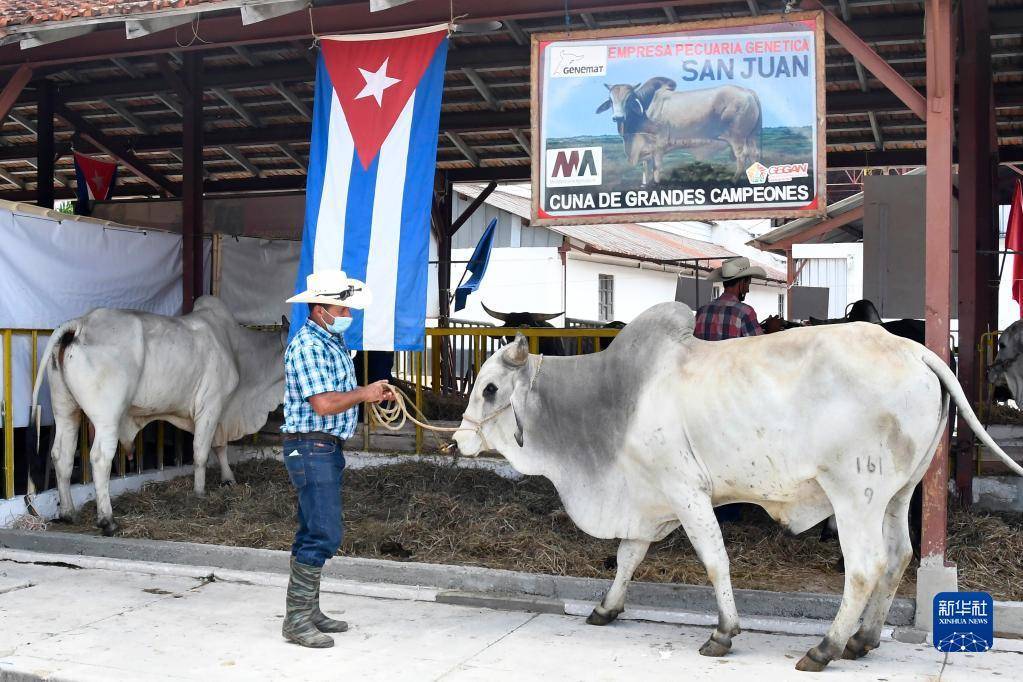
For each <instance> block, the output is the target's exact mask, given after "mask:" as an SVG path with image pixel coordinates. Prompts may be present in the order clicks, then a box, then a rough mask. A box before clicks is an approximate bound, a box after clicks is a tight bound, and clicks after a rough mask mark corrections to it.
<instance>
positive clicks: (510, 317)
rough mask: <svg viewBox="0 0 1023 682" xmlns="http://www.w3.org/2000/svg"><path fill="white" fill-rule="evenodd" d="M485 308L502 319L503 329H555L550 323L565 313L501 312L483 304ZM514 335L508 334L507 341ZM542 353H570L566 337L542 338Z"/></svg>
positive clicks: (488, 313)
mask: <svg viewBox="0 0 1023 682" xmlns="http://www.w3.org/2000/svg"><path fill="white" fill-rule="evenodd" d="M483 310H485V311H486V313H487V315H490V316H491V317H492V318H494V319H495V320H500V321H501V322H503V323H504V324H502V325H501V328H502V329H535V328H538V327H539V328H550V329H555V327H554V325H553V324H551V323H550V321H551V320H553V319H554V318H556V317H561V316H562V315H564V313H546V314H545V313H499V312H497V311H496V310H491V309H490V308H488V307H487V306H483ZM512 338H513V337H511V336H508V337H507V338H506V340H507V341H511V340H512ZM539 348H540V354H541V355H558V356H561V355H570V353H569V352H568V348H567V346H566V344H565V341H564V339H560V338H555V337H551V336H547V337H541V338H540V346H539Z"/></svg>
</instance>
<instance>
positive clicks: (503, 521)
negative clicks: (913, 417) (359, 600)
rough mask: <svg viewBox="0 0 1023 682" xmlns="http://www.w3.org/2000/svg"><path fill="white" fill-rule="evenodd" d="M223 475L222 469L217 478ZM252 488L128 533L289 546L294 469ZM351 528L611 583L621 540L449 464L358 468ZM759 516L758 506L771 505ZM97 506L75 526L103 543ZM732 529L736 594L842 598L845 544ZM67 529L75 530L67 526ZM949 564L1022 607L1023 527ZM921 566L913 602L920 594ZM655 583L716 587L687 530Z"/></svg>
mask: <svg viewBox="0 0 1023 682" xmlns="http://www.w3.org/2000/svg"><path fill="white" fill-rule="evenodd" d="M212 475H213V477H214V481H215V480H216V479H215V474H212ZM235 476H236V478H237V480H238V483H239V485H237V486H235V487H233V488H220V487H217V486H216V485H215V483H213V485H211V486H210V488H209V492H208V494H207V496H206V497H205V498H204V499H197V498H195V497H193V496H192V494H191V487H192V481H191V478H190V477H187V478H180V479H177V480H174V481H171V482H168V483H160V484H151V485H149V486H147V487H146V488H145V489H144V490H143V491H141V492H139V493H133V494H126V495H124V496H122V497H121V498H119V499H118V500H116V501H115V505H114V512H115V514H117V516H118V520H119V521H120V523H121V525H122V534H123V535H124V536H126V537H142V538H153V539H159V540H179V541H191V542H203V543H213V544H223V545H240V546H248V547H262V548H268V549H288V548H290V546H291V541H292V538H293V533H294V523H293V514H294V493H293V491H292V489H291V485H290V484H289V482H288V478H287V474H286V473H285V471H284V467H283V465H282V464H280V463H279V462H276V461H266V460H264V461H250V462H246V463H243V464H239V465H238V466H237V467H235ZM344 491H345V522H346V533H345V540H344V546H343V548H342V553H343V554H346V555H350V556H360V557H375V558H389V559H394V558H409V559H412V560H414V561H423V562H432V563H449V564H471V565H476V566H487V567H492V568H506V569H512V570H519V571H530V572H535V573H549V574H557V575H574V576H584V577H599V578H611V577H613V576H614V567H615V561H614V557H615V553H616V548H617V543H616V542H614V541H609V540H596V539H594V538H591V537H589V536H587V535H585V534H584V533H582V532H581V531H579V530H578V529H577V528H576V527H575V525H574V524H573V523H572V521H571V520H570V519H569V518H568V516H567V515H566V514H565V512H564V510H563V509H562V507H561V503H560V501H559V500H558V496H557V493H556V491H555V490H554V487H553V486H552V485H551V484H550V483H549V482H548V481H547V480H546V479H542V478H526V479H524V480H522V481H519V482H514V481H508V480H506V479H503V478H501V477H500V476H497V475H496V474H493V473H490V472H487V471H480V470H470V469H458V468H455V467H450V466H434V465H429V464H402V465H394V466H387V467H381V468H376V469H360V470H348V471H347V472H345V485H344ZM758 511H759V510H758ZM94 515H95V507H94V505H92V504H90V505H89V506H88V507H87V508H85V509H83V510H82V515H81V519H82V522H81V523H80V524H79V525H77V526H73V527H70V530H74V531H77V532H84V533H90V534H95V533H98V531H97V530H96V529H95V528H94V527H93V526H92V525H91V524H92V522H93V520H94ZM751 516H754V517H756V518H748V519H747V520H745V521H744V522H742V523H731V524H725V525H724V529H723V530H724V536H725V545H726V547H727V549H728V553H729V556H730V558H731V562H732V563H731V570H732V584H733V586H734V587H736V588H751V589H770V590H795V591H811V592H838V593H840V592H841V591H842V575H841V573H839V572H838V571H837V570H836V566H837V564H838V560H839V558H840V553H839V548H838V543H837V542H834V541H832V542H826V543H821V542H819V541H818V534H817V533H815V532H813V531H809V532H807V533H804V534H803V535H801V536H799V537H790V536H789V535H788V534H786V532H785V531H783V530H782V529H781V528H780V527H779V526H777V525H776V524H774V523H773V522H771V521H770V520H768V519H767V517H766V515H765V514H762V513H759V514H753V515H751ZM53 529H54V530H68V529H69V527H68V526H67V525H63V524H60V525H55V526H53ZM950 530H951V532H952V537H951V538H950V550H949V555H950V558H951V559H952V560H954V561H956V562H958V564H959V575H960V580H961V581H962V584H963V588H964V589H967V588H970V587H977V588H983V589H985V590H988V591H990V592H992V593H993V594H994V595H995V598H996V599H1023V565H1021V557H1023V531H1021V529H1020V520H1019V519H1018V518H1017V519H1015V520H1009V519H1007V518H1002V517H996V516H987V515H981V514H964V513H959V514H956V515H953V517H952V519H951V520H950ZM912 573H913V572H912V571H910V572H907V576H906V579H905V580H903V583H902V586H901V589H900V594H904V595H912V594H913V593H914V590H915V587H914V585H913V583H912ZM635 577H636V579H637V580H643V581H650V582H677V583H689V584H698V585H702V584H707V579H706V575H705V574H704V571H703V567H702V566H701V565H700V562H699V560H698V559H697V557H696V555H695V553H694V551H693V549H692V546H691V545H690V544H689V541H688V540H687V539H686V537H685V535H684V534H683V533H682V532H681V531H676V532H675V533H673V534H672V535H670V536H669V537H668V538H666V539H665V540H664V541H662V542H660V543H657V544H656V545H654V546H653V547H651V550H650V553H649V555H648V557H647V559H646V561H644V562H643V563H642V564H641V565H640V567H639V570H638V571H637V572H636V576H635Z"/></svg>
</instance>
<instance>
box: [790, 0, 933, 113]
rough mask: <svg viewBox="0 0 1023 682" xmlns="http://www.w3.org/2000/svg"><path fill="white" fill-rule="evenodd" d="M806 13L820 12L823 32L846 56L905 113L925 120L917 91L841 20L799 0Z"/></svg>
mask: <svg viewBox="0 0 1023 682" xmlns="http://www.w3.org/2000/svg"><path fill="white" fill-rule="evenodd" d="M803 7H804V8H806V9H819V10H821V11H823V12H824V30H826V31H827V32H828V35H830V36H831V37H832V38H834V39H835V40H837V41H838V43H839V44H840V45H841V46H842V47H844V48H845V49H846V50H847V51H848V52H849V54H851V55H852V56H853V57H855V58H856V59H857V60H859V62H860V64H862V65H863V66H864V68H866V69H867V70H868V71H870V72H871V73H872V74H874V76H875V77H876V78H877V79H878V80H879V81H881V82H882V83H884V85H885V87H887V88H888V89H889V90H891V91H892V93H894V94H895V96H896V97H898V98H899V99H901V100H902V101H903V102H904V103H905V104H906V106H907V107H909V110H910V111H912V112H913V113H914V114H916V115H917V116H919V117H920V118H922V119H924V120H926V119H927V102H926V100H925V98H924V96H923V95H921V94H920V93H919V92H917V89H916V88H914V87H913V86H912V85H910V84H909V83H908V82H906V79H905V78H903V77H902V76H901V75H900V74H899V72H898V71H896V70H895V69H893V68H892V66H891V64H889V63H888V62H886V61H885V60H884V59H883V58H882V57H881V56H880V55H879V54H878V53H877V52H875V51H874V48H872V47H870V45H867V43H865V42H864V41H863V39H862V38H860V37H859V36H858V35H856V33H855V32H854V31H853V30H852V29H851V28H849V27H848V26H847V25H846V24H845V23H844V22H843V21H842V20H841V19H839V18H838V17H836V16H835V15H834V14H832V13H831V11H830V10H829V9H827V8H826V7H824V5H822V4H821V3H820V0H803Z"/></svg>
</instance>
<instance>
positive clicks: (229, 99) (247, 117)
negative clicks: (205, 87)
mask: <svg viewBox="0 0 1023 682" xmlns="http://www.w3.org/2000/svg"><path fill="white" fill-rule="evenodd" d="M211 90H212V91H213V94H215V95H216V96H217V97H219V98H220V99H222V100H223V101H224V104H226V105H227V106H229V107H230V108H231V109H233V110H234V112H235V113H236V114H238V115H239V116H241V117H242V120H244V121H245V122H246V123H248V124H249V125H250V126H252V127H253V128H259V127H261V126H262V125H263V124H262V123H261V122H260V120H259V118H257V117H256V115H255V114H253V113H252V112H251V111H249V110H248V109H246V108H245V106H244V105H243V104H242V103H241V102H239V101H238V100H237V99H236V98H235V96H234V95H232V94H231V93H230V92H228V91H227V88H211Z"/></svg>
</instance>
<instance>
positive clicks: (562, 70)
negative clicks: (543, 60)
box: [548, 45, 607, 78]
mask: <svg viewBox="0 0 1023 682" xmlns="http://www.w3.org/2000/svg"><path fill="white" fill-rule="evenodd" d="M548 56H549V59H550V64H551V76H552V77H553V78H589V77H591V76H605V75H607V47H606V46H603V45H566V46H563V47H552V48H551V51H550V53H549V55H548Z"/></svg>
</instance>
